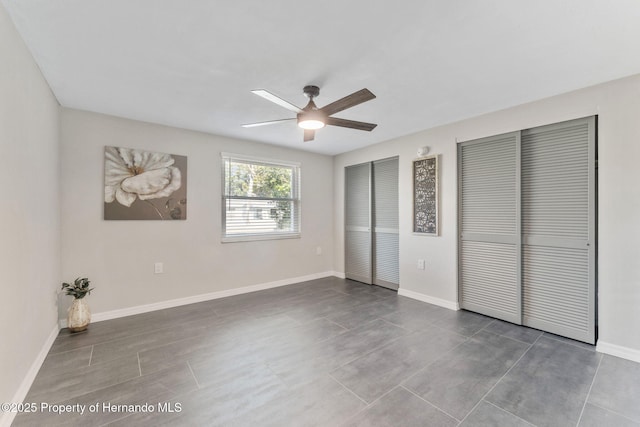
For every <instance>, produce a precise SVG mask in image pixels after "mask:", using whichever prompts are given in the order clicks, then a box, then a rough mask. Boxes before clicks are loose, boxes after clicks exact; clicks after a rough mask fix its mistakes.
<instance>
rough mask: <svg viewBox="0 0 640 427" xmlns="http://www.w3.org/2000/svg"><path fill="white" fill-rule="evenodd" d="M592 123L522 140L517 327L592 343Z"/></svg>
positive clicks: (553, 128)
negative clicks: (520, 296)
mask: <svg viewBox="0 0 640 427" xmlns="http://www.w3.org/2000/svg"><path fill="white" fill-rule="evenodd" d="M594 164H595V118H589V119H580V120H574V121H571V122H565V123H559V124H555V125H550V126H543V127H540V128H535V129H531V130H527V131H523V132H522V233H523V253H522V287H523V323H524V324H525V325H528V326H531V327H534V328H538V329H543V330H545V331H549V332H553V333H556V334H559V335H563V336H566V337H569V338H573V339H576V340H580V341H585V342H589V343H592V344H593V343H595V254H594V250H593V248H594V247H595V236H594V235H595V219H594V213H595V168H594Z"/></svg>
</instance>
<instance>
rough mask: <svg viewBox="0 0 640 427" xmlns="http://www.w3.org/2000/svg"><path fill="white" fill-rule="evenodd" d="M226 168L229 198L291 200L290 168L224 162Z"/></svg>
mask: <svg viewBox="0 0 640 427" xmlns="http://www.w3.org/2000/svg"><path fill="white" fill-rule="evenodd" d="M226 168H227V170H226V174H225V175H226V178H227V185H226V186H225V187H226V191H227V195H229V196H242V197H265V198H286V199H291V198H293V197H292V190H293V188H292V187H293V186H292V182H293V168H291V167H286V166H269V165H260V164H249V163H241V162H226Z"/></svg>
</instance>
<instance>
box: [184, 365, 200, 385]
mask: <svg viewBox="0 0 640 427" xmlns="http://www.w3.org/2000/svg"><path fill="white" fill-rule="evenodd" d="M187 366H188V367H189V371H190V372H191V376H192V377H193V380H194V381H195V382H196V387H198V390H200V389H202V387H201V386H200V383H199V382H198V379H197V378H196V374H195V373H194V372H193V368H192V367H191V363H189V361H188V360H187Z"/></svg>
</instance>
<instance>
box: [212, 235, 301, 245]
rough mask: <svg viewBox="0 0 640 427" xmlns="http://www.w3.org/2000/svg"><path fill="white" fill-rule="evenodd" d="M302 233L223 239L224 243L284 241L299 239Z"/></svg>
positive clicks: (226, 237) (228, 237)
mask: <svg viewBox="0 0 640 427" xmlns="http://www.w3.org/2000/svg"><path fill="white" fill-rule="evenodd" d="M300 237H301V235H300V233H290V234H249V235H246V236H225V237H222V243H236V242H254V241H261V240H282V239H299V238H300Z"/></svg>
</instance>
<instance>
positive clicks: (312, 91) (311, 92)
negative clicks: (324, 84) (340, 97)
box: [302, 85, 320, 99]
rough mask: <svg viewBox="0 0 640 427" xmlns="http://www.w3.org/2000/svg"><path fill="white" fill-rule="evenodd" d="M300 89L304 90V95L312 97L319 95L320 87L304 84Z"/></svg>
mask: <svg viewBox="0 0 640 427" xmlns="http://www.w3.org/2000/svg"><path fill="white" fill-rule="evenodd" d="M302 91H303V92H304V94H305V95H307V97H308V98H309V99H313V98H315V97H316V96H318V95H320V88H319V87H318V86H313V85H309V86H305V87H304V88H303V89H302Z"/></svg>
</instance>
